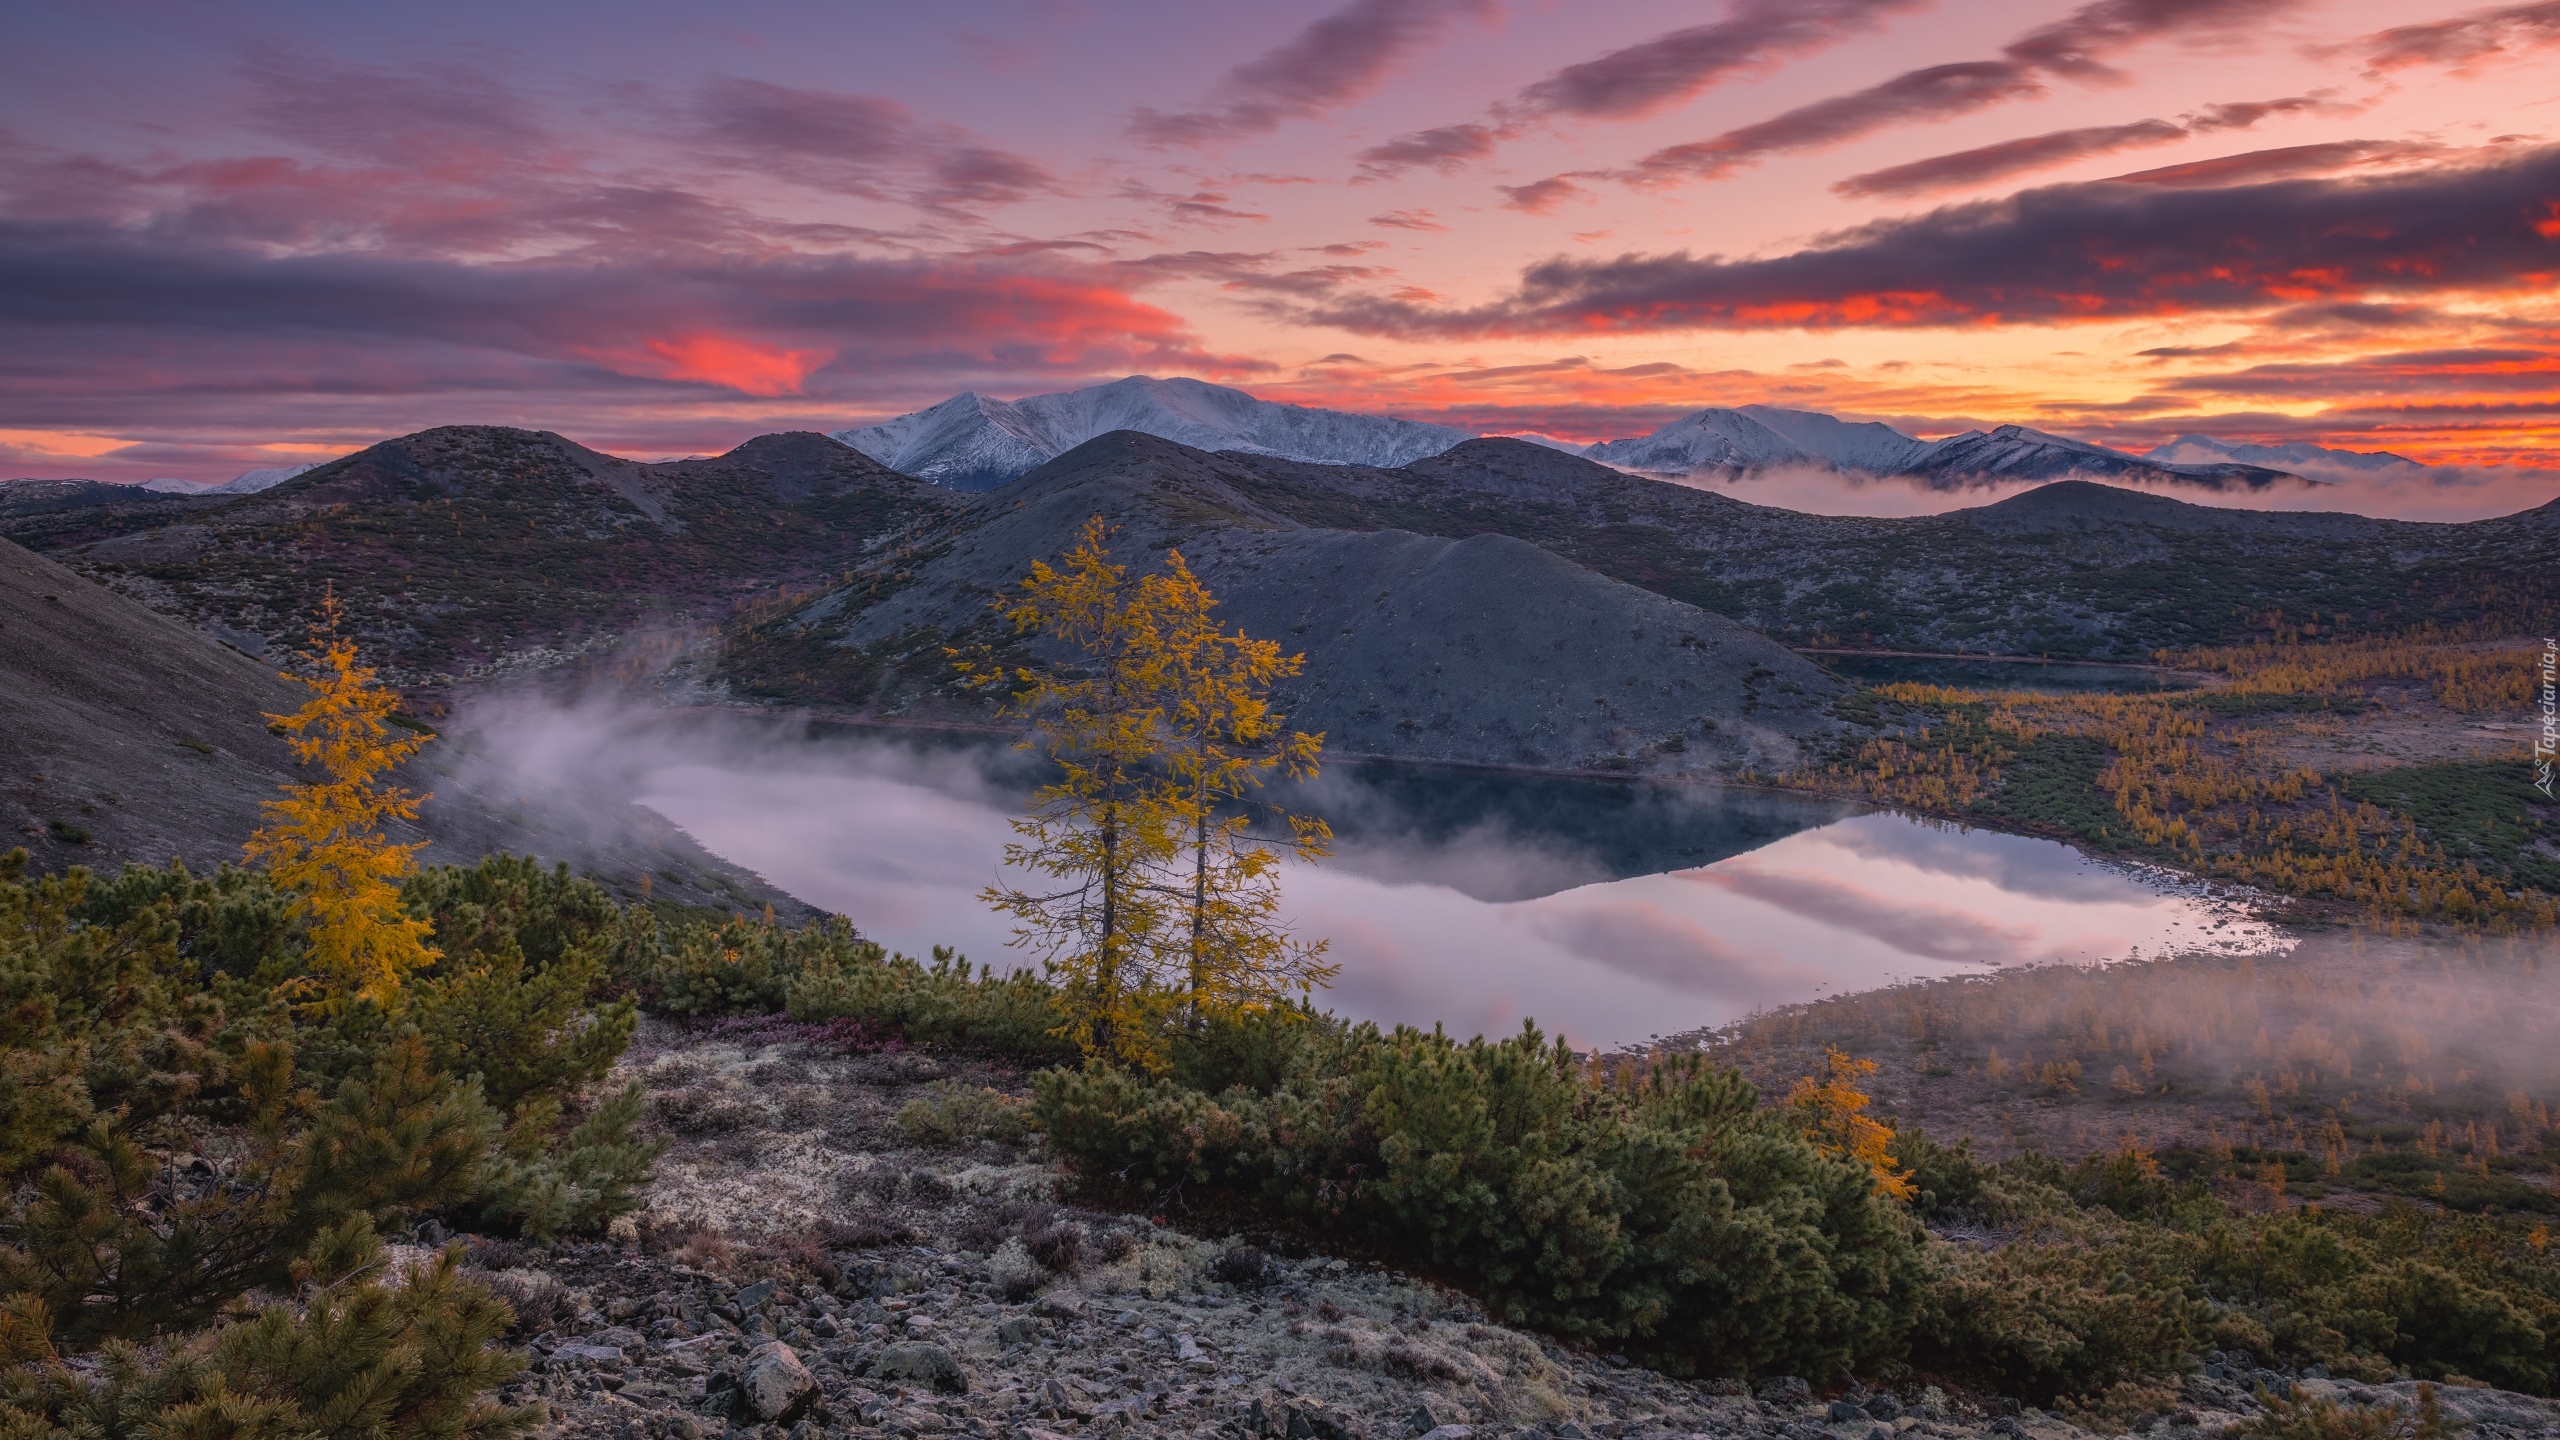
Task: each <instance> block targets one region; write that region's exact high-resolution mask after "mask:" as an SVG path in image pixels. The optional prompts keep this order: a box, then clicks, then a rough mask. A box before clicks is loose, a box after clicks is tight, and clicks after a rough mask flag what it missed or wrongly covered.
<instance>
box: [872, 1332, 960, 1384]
mask: <svg viewBox="0 0 2560 1440" xmlns="http://www.w3.org/2000/svg"><path fill="white" fill-rule="evenodd" d="M870 1373H871V1374H872V1375H874V1376H876V1377H878V1378H880V1379H882V1380H905V1381H910V1382H915V1383H921V1384H928V1385H931V1386H932V1387H933V1388H934V1389H936V1390H939V1391H941V1392H942V1393H943V1394H945V1395H966V1394H968V1393H969V1377H968V1376H967V1375H965V1374H963V1373H962V1372H961V1369H960V1362H959V1361H958V1360H957V1359H955V1358H954V1357H953V1356H952V1354H951V1352H950V1351H948V1350H945V1349H943V1348H942V1347H941V1346H939V1345H936V1344H933V1343H931V1342H929V1341H922V1340H916V1341H909V1342H907V1343H906V1344H903V1345H892V1346H890V1347H889V1348H887V1349H886V1350H883V1351H881V1352H880V1355H879V1358H878V1359H875V1360H873V1361H872V1362H871V1367H870Z"/></svg>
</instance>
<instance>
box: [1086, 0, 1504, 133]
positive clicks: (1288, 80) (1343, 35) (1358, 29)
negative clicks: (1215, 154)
mask: <svg viewBox="0 0 2560 1440" xmlns="http://www.w3.org/2000/svg"><path fill="white" fill-rule="evenodd" d="M1498 14H1499V11H1498V10H1497V9H1496V7H1495V5H1494V0H1352V3H1351V4H1348V5H1345V6H1343V7H1342V8H1341V9H1339V10H1336V11H1334V12H1333V13H1332V14H1330V15H1327V16H1325V17H1324V18H1323V19H1321V20H1318V21H1316V22H1315V23H1314V24H1312V25H1309V26H1308V27H1307V28H1306V29H1304V30H1301V31H1299V32H1298V34H1297V36H1296V37H1295V38H1293V39H1291V40H1290V41H1289V43H1287V44H1285V45H1283V46H1281V47H1279V48H1278V49H1276V50H1273V51H1271V52H1269V53H1268V54H1265V55H1262V56H1260V57H1259V58H1257V59H1254V60H1250V61H1248V62H1246V63H1245V64H1242V65H1239V66H1237V67H1236V68H1235V69H1233V70H1230V71H1228V72H1227V75H1226V78H1225V79H1224V80H1223V81H1221V82H1220V83H1219V85H1218V86H1217V89H1216V93H1217V94H1218V95H1219V96H1221V97H1222V98H1221V100H1220V101H1219V102H1218V103H1217V104H1215V105H1212V106H1209V107H1206V108H1203V109H1198V110H1176V111H1163V110H1155V109H1149V108H1145V107H1141V108H1140V109H1138V110H1137V111H1136V113H1135V114H1133V115H1132V116H1131V117H1130V121H1129V133H1130V134H1131V135H1132V136H1133V137H1135V138H1136V139H1138V140H1140V141H1143V142H1144V143H1146V144H1149V145H1164V146H1192V145H1213V144H1217V143H1219V142H1222V141H1227V140H1239V139H1243V138H1245V137H1247V136H1252V135H1263V134H1268V133H1270V132H1271V131H1273V130H1276V129H1278V128H1280V126H1281V124H1282V123H1283V122H1285V121H1289V120H1302V119H1305V118H1307V117H1308V116H1311V115H1321V114H1323V113H1324V112H1325V111H1327V110H1331V109H1334V108H1336V107H1338V106H1342V105H1348V104H1350V103H1351V102H1352V101H1355V100H1358V99H1361V98H1362V97H1364V96H1366V95H1368V94H1369V93H1370V92H1371V91H1373V90H1375V89H1377V88H1378V86H1379V85H1380V84H1382V83H1383V82H1384V81H1385V80H1386V78H1387V76H1388V75H1390V74H1392V73H1394V71H1395V68H1396V67H1397V66H1398V65H1401V64H1403V63H1404V62H1405V61H1406V60H1407V59H1409V58H1411V57H1412V56H1413V55H1414V54H1416V53H1417V52H1419V51H1421V50H1423V49H1424V48H1426V47H1428V46H1430V45H1432V44H1434V43H1435V42H1437V41H1438V40H1439V39H1440V38H1441V37H1442V36H1443V35H1445V34H1447V33H1448V32H1449V31H1450V29H1452V28H1453V27H1455V26H1456V25H1458V24H1460V23H1462V22H1467V21H1473V22H1476V23H1478V24H1484V23H1489V22H1491V21H1492V20H1493V19H1494V18H1495V17H1496V16H1497V15H1498Z"/></svg>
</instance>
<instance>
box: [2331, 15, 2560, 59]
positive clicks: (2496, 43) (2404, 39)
mask: <svg viewBox="0 0 2560 1440" xmlns="http://www.w3.org/2000/svg"><path fill="white" fill-rule="evenodd" d="M2366 44H2367V49H2366V52H2365V63H2366V64H2368V65H2370V66H2372V67H2373V68H2374V69H2375V70H2377V71H2380V70H2398V69H2402V68H2404V67H2406V66H2410V65H2467V64H2469V63H2471V62H2472V61H2474V60H2484V59H2487V58H2488V57H2490V56H2492V55H2499V54H2504V53H2506V52H2508V51H2510V50H2539V49H2541V48H2543V47H2544V46H2547V45H2555V44H2560V0H2542V3H2541V4H2538V5H2507V6H2501V7H2499V8H2497V9H2494V10H2475V11H2473V12H2472V13H2470V14H2468V15H2462V16H2457V17H2456V18H2454V19H2451V20H2435V21H2430V22H2428V23H2426V24H2423V25H2402V26H2398V27H2396V28H2394V29H2390V30H2385V31H2383V32H2382V33H2381V34H2379V35H2376V36H2374V37H2372V39H2371V40H2369V41H2368V42H2366Z"/></svg>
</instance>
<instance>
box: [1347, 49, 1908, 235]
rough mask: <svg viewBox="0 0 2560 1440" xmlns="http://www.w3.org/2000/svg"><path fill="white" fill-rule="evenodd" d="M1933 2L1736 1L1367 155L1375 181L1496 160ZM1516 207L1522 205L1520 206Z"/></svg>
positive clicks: (1648, 109)
mask: <svg viewBox="0 0 2560 1440" xmlns="http://www.w3.org/2000/svg"><path fill="white" fill-rule="evenodd" d="M1925 3H1927V0H1737V3H1736V4H1735V5H1734V7H1733V9H1732V11H1731V13H1729V14H1727V15H1726V16H1725V18H1724V19H1722V20H1718V21H1715V22H1714V23H1712V24H1707V25H1692V26H1690V27H1688V28H1686V29H1682V30H1674V31H1671V32H1669V33H1668V34H1663V35H1656V36H1654V37H1653V38H1652V39H1650V40H1646V41H1643V42H1641V43H1639V44H1635V45H1629V46H1626V47H1624V48H1623V49H1618V50H1612V51H1610V52H1609V53H1608V54H1605V55H1601V56H1599V57H1597V58H1594V59H1590V60H1585V61H1582V62H1581V63H1579V64H1575V65H1568V66H1566V67H1565V68H1564V69H1562V70H1559V71H1557V72H1556V73H1554V74H1553V75H1550V76H1548V77H1546V78H1545V79H1543V80H1540V81H1538V82H1536V83H1535V84H1532V85H1530V86H1528V87H1527V88H1526V89H1524V90H1522V91H1521V92H1520V94H1519V96H1518V98H1516V99H1514V100H1511V101H1509V102H1506V103H1504V104H1502V105H1500V106H1498V107H1496V116H1497V118H1496V119H1495V120H1493V121H1490V122H1478V123H1470V124H1464V125H1443V126H1440V127H1439V128H1437V129H1432V130H1423V131H1419V132H1416V133H1414V134H1411V135H1400V136H1398V137H1396V138H1395V139H1393V140H1390V141H1388V142H1387V143H1386V144H1384V145H1379V146H1374V147H1372V148H1370V149H1368V150H1365V151H1362V152H1361V154H1360V156H1359V160H1360V163H1361V169H1362V172H1363V173H1364V174H1365V175H1367V176H1369V177H1371V178H1386V177H1391V176H1395V175H1400V174H1402V173H1404V172H1405V171H1407V170H1411V169H1415V168H1417V167H1423V166H1428V167H1429V168H1431V169H1434V170H1438V171H1441V172H1442V173H1444V174H1445V173H1447V172H1449V171H1451V170H1455V169H1457V168H1458V167H1459V166H1461V165H1464V164H1465V163H1467V162H1468V161H1470V160H1479V159H1482V158H1483V157H1485V156H1486V155H1489V154H1491V153H1493V150H1494V147H1495V146H1496V145H1498V144H1500V143H1501V142H1502V141H1505V140H1508V139H1511V138H1513V137H1514V136H1516V135H1518V134H1519V133H1520V131H1521V128H1522V127H1523V125H1524V124H1525V123H1527V122H1531V121H1535V120H1554V119H1566V120H1636V119H1641V118H1643V117H1644V116H1647V115H1650V114H1653V113H1655V112H1656V111H1659V110H1664V109H1667V108H1669V107H1671V106H1673V105H1677V104H1680V103H1681V102H1683V101H1686V100H1689V99H1691V98H1693V97H1695V96H1696V95H1698V94H1699V93H1700V92H1702V91H1705V90H1707V89H1709V88H1711V87H1713V86H1715V85H1719V84H1721V83H1723V82H1725V81H1727V80H1732V79H1737V78H1740V77H1743V76H1749V75H1759V74H1765V73H1767V72H1768V71H1769V70H1770V69H1772V68H1774V67H1775V66H1776V65H1777V64H1778V63H1779V62H1780V61H1783V60H1789V59H1793V58H1796V57H1799V56H1803V55H1810V54H1812V53H1814V52H1816V51H1819V50H1825V49H1828V48H1830V47H1831V46H1834V45H1837V44H1839V43H1841V42H1842V41H1844V40H1847V39H1849V38H1851V37H1852V36H1856V35H1860V34H1864V33H1866V32H1867V31H1870V30H1873V29H1875V28H1876V27H1877V26H1878V25H1880V24H1882V23H1883V22H1884V20H1885V18H1886V17H1888V16H1890V15H1893V14H1896V13H1899V12H1902V11H1906V10H1916V9H1919V8H1920V7H1921V6H1922V5H1923V4H1925ZM1514 208H1521V207H1518V206H1515V207H1514Z"/></svg>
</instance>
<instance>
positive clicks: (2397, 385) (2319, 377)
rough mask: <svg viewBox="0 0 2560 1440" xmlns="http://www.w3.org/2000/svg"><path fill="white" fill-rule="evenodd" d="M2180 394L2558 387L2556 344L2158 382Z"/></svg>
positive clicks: (2294, 365)
mask: <svg viewBox="0 0 2560 1440" xmlns="http://www.w3.org/2000/svg"><path fill="white" fill-rule="evenodd" d="M2161 388H2162V389H2164V390H2171V391H2176V392H2179V393H2182V394H2206V395H2239V396H2249V397H2253V398H2260V399H2284V398H2287V397H2301V396H2308V395H2321V396H2340V395H2345V396H2372V395H2392V396H2397V395H2407V394H2411V393H2413V392H2414V393H2423V394H2440V395H2441V394H2451V395H2477V394H2481V393H2484V392H2486V393H2490V394H2513V393H2515V392H2517V391H2530V392H2535V393H2540V394H2546V395H2547V394H2550V393H2552V392H2553V391H2555V390H2560V349H2524V348H2520V347H2514V346H2505V347H2496V348H2492V347H2487V346H2474V347H2466V348H2447V349H2431V350H2403V351H2396V352H2385V353H2382V354H2375V355H2359V356H2356V357H2354V358H2353V359H2349V360H2335V361H2292V362H2278V363H2274V364H2267V365H2252V366H2249V367H2248V368H2246V369H2243V370H2235V371H2230V372H2227V373H2224V374H2217V375H2182V376H2179V377H2178V378H2176V379H2174V380H2168V381H2164V382H2161Z"/></svg>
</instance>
